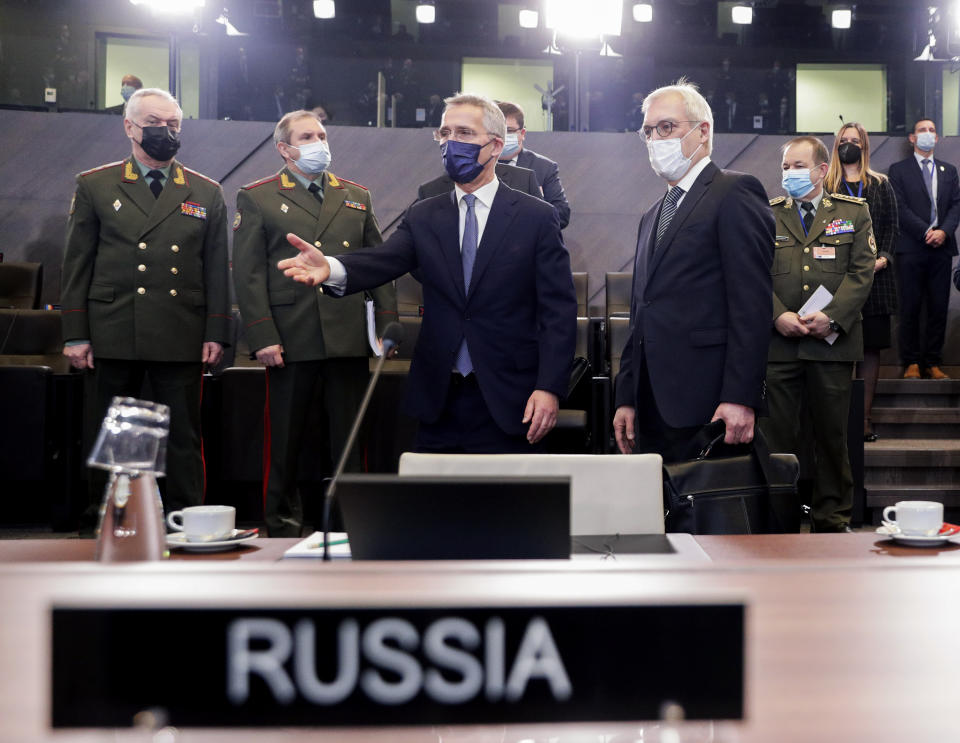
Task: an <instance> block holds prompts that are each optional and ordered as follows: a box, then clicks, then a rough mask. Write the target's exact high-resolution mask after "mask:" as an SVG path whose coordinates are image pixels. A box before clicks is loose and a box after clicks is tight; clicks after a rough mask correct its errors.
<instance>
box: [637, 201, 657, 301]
mask: <svg viewBox="0 0 960 743" xmlns="http://www.w3.org/2000/svg"><path fill="white" fill-rule="evenodd" d="M659 211H660V204H656V205H654V206H652V207H650V209H648V210H647V213H646V214H644V215H643V217H642V218H641V220H640V226H639V227H638V228H637V252H636V257H635V258H634V260H633V293H634V296H635V297H643V296H644V292H645V290H646V287H647V274H648V271H649V268H650V251H651V250H653V226H654V225H655V224H656V222H657V214H658V213H659Z"/></svg>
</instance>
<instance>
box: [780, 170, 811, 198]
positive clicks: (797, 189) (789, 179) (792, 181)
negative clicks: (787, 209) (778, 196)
mask: <svg viewBox="0 0 960 743" xmlns="http://www.w3.org/2000/svg"><path fill="white" fill-rule="evenodd" d="M780 184H781V185H782V186H783V190H784V191H786V192H787V193H788V194H790V195H791V196H792V197H793V198H795V199H799V198H800V197H801V196H806V195H807V194H808V193H810V192H811V191H812V190H813V188H814V183H813V181H811V180H810V168H791V169H790V170H784V171H783V176H782V178H781V180H780Z"/></svg>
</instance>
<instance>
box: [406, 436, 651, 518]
mask: <svg viewBox="0 0 960 743" xmlns="http://www.w3.org/2000/svg"><path fill="white" fill-rule="evenodd" d="M662 466H663V464H662V460H661V459H660V456H659V455H658V454H633V455H630V456H621V455H606V454H415V453H413V452H405V453H404V454H403V455H402V456H401V457H400V470H399V474H401V475H420V476H423V475H461V476H464V477H474V476H478V477H480V476H483V477H493V478H497V477H520V476H524V475H529V476H531V477H542V476H545V475H569V476H570V532H571V534H573V535H581V534H618V533H619V534H662V533H663V527H664V524H663V484H662V474H661V470H662Z"/></svg>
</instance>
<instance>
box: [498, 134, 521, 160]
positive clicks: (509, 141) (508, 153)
mask: <svg viewBox="0 0 960 743" xmlns="http://www.w3.org/2000/svg"><path fill="white" fill-rule="evenodd" d="M519 151H520V135H519V134H516V133H514V134H507V138H506V139H505V140H503V152H501V153H500V159H501V160H509V159H510V158H511V157H513V156H514V155H516V154H517V153H518V152H519Z"/></svg>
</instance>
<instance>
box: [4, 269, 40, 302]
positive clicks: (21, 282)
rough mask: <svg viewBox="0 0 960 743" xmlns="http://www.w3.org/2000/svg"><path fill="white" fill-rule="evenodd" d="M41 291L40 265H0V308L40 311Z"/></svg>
mask: <svg viewBox="0 0 960 743" xmlns="http://www.w3.org/2000/svg"><path fill="white" fill-rule="evenodd" d="M42 291H43V264H42V263H27V262H12V263H11V262H8V263H0V307H3V308H7V309H26V310H36V309H40V295H41V292H42Z"/></svg>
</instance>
